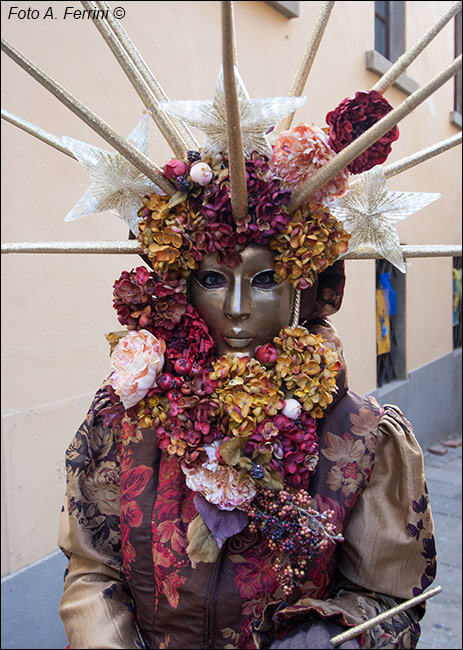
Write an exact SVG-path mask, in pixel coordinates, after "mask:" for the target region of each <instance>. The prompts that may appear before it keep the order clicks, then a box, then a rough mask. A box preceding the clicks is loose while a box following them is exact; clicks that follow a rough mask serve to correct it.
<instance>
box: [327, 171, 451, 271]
mask: <svg viewBox="0 0 463 650" xmlns="http://www.w3.org/2000/svg"><path fill="white" fill-rule="evenodd" d="M440 196H441V195H440V194H434V193H428V192H390V191H389V190H388V189H387V187H386V179H385V176H384V172H383V167H382V166H378V167H376V168H375V169H372V170H370V171H368V172H365V173H363V174H361V175H360V176H359V177H358V180H356V181H355V182H354V183H353V185H352V188H351V189H350V190H348V191H347V193H346V194H344V196H341V197H338V198H337V199H334V200H333V201H332V202H330V203H329V209H330V212H331V213H332V214H333V215H334V216H335V217H336V218H338V219H339V220H340V221H342V222H343V224H344V228H345V230H346V231H347V232H348V233H350V235H351V238H350V241H349V249H348V251H347V253H346V254H348V253H351V252H353V251H355V250H357V249H359V248H364V247H368V248H372V249H373V250H374V251H376V252H377V253H379V254H380V255H381V257H384V258H385V259H386V260H388V261H389V262H390V263H391V264H393V265H394V266H395V267H396V268H398V269H399V271H402V273H405V271H406V267H405V262H404V259H403V255H402V250H401V247H400V240H399V235H398V233H397V228H396V224H397V223H398V222H399V221H403V220H404V219H406V218H407V217H409V216H410V215H412V214H414V213H415V212H418V210H421V209H422V208H424V207H426V206H427V205H429V204H430V203H432V202H433V201H436V200H437V199H439V198H440Z"/></svg>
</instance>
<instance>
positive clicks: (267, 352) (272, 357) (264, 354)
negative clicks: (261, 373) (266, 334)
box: [256, 343, 278, 365]
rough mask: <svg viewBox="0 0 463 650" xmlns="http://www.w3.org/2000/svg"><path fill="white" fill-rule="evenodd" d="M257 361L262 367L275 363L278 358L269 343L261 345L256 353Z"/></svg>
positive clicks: (275, 350)
mask: <svg viewBox="0 0 463 650" xmlns="http://www.w3.org/2000/svg"><path fill="white" fill-rule="evenodd" d="M256 357H257V360H258V361H260V362H261V363H263V364H264V365H267V364H272V363H275V361H276V360H277V357H278V352H277V349H276V347H275V346H274V345H272V344H271V343H266V344H265V345H261V346H260V347H259V348H258V349H257V351H256Z"/></svg>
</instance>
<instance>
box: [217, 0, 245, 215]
mask: <svg viewBox="0 0 463 650" xmlns="http://www.w3.org/2000/svg"><path fill="white" fill-rule="evenodd" d="M234 43H235V30H234V23H233V5H232V3H231V2H229V1H227V2H222V58H223V79H224V91H225V107H226V121H227V143H228V169H229V174H230V200H231V204H232V213H233V217H234V219H235V220H237V221H239V220H241V219H244V217H246V215H247V212H248V196H247V185H246V165H245V161H244V151H243V138H242V133H241V119H240V108H239V103H238V93H237V89H236V81H235V45H234Z"/></svg>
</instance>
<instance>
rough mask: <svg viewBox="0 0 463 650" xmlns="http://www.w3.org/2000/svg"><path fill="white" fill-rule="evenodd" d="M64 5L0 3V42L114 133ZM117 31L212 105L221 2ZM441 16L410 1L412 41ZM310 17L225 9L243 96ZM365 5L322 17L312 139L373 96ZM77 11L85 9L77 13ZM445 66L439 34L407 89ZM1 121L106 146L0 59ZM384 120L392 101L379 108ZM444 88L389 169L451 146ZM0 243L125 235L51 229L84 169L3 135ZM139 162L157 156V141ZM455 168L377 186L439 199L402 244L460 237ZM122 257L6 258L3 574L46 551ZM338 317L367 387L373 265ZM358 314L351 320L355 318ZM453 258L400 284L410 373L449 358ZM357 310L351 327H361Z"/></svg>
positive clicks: (260, 93)
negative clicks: (362, 97) (352, 103)
mask: <svg viewBox="0 0 463 650" xmlns="http://www.w3.org/2000/svg"><path fill="white" fill-rule="evenodd" d="M67 4H68V3H62V2H35V3H28V2H27V3H26V2H2V6H1V11H2V25H3V30H2V31H3V36H4V37H5V38H6V39H7V40H9V41H10V42H11V43H12V44H14V45H15V47H17V48H18V49H19V50H21V51H22V52H23V53H24V54H25V55H26V56H28V57H29V58H31V59H32V60H33V61H34V62H35V63H36V64H37V65H39V66H40V67H42V68H43V69H44V70H46V71H47V72H48V73H49V74H50V75H51V76H52V77H53V78H54V79H56V80H57V81H59V82H60V83H62V85H63V86H64V87H65V88H66V89H68V90H69V91H71V92H72V93H73V94H75V95H76V96H77V97H79V99H81V101H83V102H84V104H86V105H87V106H88V107H89V108H91V109H92V110H93V111H95V112H96V113H97V114H98V115H100V116H101V117H102V118H104V119H105V120H107V121H108V122H109V123H110V124H111V125H112V126H113V127H114V128H115V129H116V130H117V131H119V132H120V133H121V134H123V135H128V133H129V132H130V131H131V130H132V129H133V127H134V126H135V124H136V123H137V122H138V120H139V119H140V117H141V110H142V106H141V103H140V101H139V100H138V97H137V95H136V94H135V92H134V91H133V90H132V87H131V86H130V85H129V83H128V81H127V79H126V77H125V76H124V74H123V73H122V72H121V70H120V68H119V67H118V65H117V63H116V62H115V61H114V59H113V57H112V54H111V53H110V51H109V49H108V48H107V46H106V45H105V44H104V43H103V41H102V39H101V37H100V36H99V34H98V32H97V30H96V29H95V27H94V26H93V25H92V24H91V23H90V22H89V21H87V20H77V19H72V18H67V19H66V20H64V19H63V18H62V15H63V8H64V7H65V6H67ZM112 4H113V6H116V4H117V5H118V6H121V7H123V8H125V10H126V16H125V18H124V20H123V25H124V27H125V28H126V30H127V31H128V33H129V34H130V35H131V36H132V37H133V39H134V41H135V42H136V44H137V46H138V47H139V49H140V51H141V53H142V54H143V56H144V57H145V59H146V60H147V62H148V63H149V65H150V66H151V68H152V69H153V71H154V72H155V74H156V76H157V78H158V80H159V82H160V83H161V85H162V86H163V87H164V89H165V91H166V92H167V94H168V96H169V97H170V98H171V99H205V98H210V97H212V96H213V93H214V89H215V83H216V79H217V73H218V68H219V61H220V29H219V26H220V3H219V2H164V1H163V2H118V3H115V2H113V3H112ZM450 4H451V3H450V2H433V3H430V2H409V3H407V6H408V11H409V15H408V16H407V44H408V45H411V44H412V43H413V42H414V41H415V40H416V39H417V38H418V37H419V36H420V35H421V34H422V33H423V32H424V31H425V29H426V28H427V27H429V26H430V25H431V24H432V22H433V21H434V20H435V19H436V18H437V17H438V16H439V15H440V13H441V12H442V11H443V10H444V9H445V8H447V7H448V6H449V5H450ZM320 5H321V3H319V2H301V3H300V6H301V15H300V18H298V19H294V20H288V19H287V18H285V17H283V16H282V15H281V14H279V13H277V12H276V11H275V10H274V9H272V8H270V7H269V6H268V5H267V4H266V3H264V2H236V3H235V6H236V11H235V13H236V23H237V32H238V34H237V47H238V57H239V58H238V60H239V67H240V71H241V73H242V76H243V78H244V81H245V83H246V85H247V88H248V90H249V92H250V94H251V96H253V97H268V96H275V95H284V94H286V93H287V90H288V87H289V84H290V81H291V79H292V76H293V74H294V71H295V69H296V68H297V65H298V63H299V60H300V58H301V56H302V53H303V51H304V49H305V44H306V41H307V38H308V36H309V34H310V32H311V28H312V25H313V23H314V20H315V18H316V15H317V13H318V10H319V7H320ZM373 5H374V3H373V2H339V3H336V6H335V9H334V11H333V14H332V18H331V20H330V23H329V26H328V29H327V33H326V36H325V38H324V40H323V42H322V44H321V47H320V52H319V55H318V57H317V59H316V61H315V64H314V66H313V69H312V72H311V75H310V78H309V83H308V87H307V92H306V94H307V96H308V101H307V104H306V106H305V107H304V108H303V109H301V110H300V111H299V113H298V115H297V119H298V120H301V121H308V122H310V121H313V122H315V123H316V124H318V125H320V126H324V116H325V115H326V113H327V112H328V111H329V110H330V109H332V108H334V107H335V106H336V105H337V104H338V103H339V101H341V100H342V99H343V98H344V97H346V96H349V95H352V94H353V93H354V92H355V91H356V90H361V89H365V88H368V87H371V86H372V85H373V83H374V82H375V80H376V77H375V75H373V74H372V73H370V72H367V71H366V70H365V64H364V55H365V51H366V50H370V49H373V47H374V41H373ZM11 6H17V7H20V8H25V9H27V7H28V6H31V7H32V8H34V9H38V10H39V11H41V15H42V16H43V15H44V13H45V11H46V9H47V8H48V7H50V6H51V7H52V8H53V10H54V14H55V18H56V19H55V20H44V19H43V18H40V19H38V20H27V19H25V20H18V19H16V18H10V19H8V12H9V8H10V7H11ZM75 7H76V9H79V8H80V7H81V5H80V3H75ZM452 58H453V25H448V26H447V27H446V28H445V29H444V30H443V32H442V33H441V34H440V35H439V36H438V37H437V38H436V39H435V40H434V41H433V43H432V44H431V45H430V46H429V48H428V49H427V50H426V51H425V52H423V53H422V55H421V56H420V57H419V59H418V60H417V61H416V62H414V63H413V64H412V66H411V67H410V69H409V75H410V76H411V77H412V78H414V79H415V80H416V81H417V82H419V83H420V84H423V83H425V82H427V81H428V80H429V79H430V78H431V77H432V76H434V75H435V74H437V73H438V72H439V71H440V70H441V68H442V67H443V66H444V65H446V64H447V63H449V62H450V61H451V59H452ZM2 72H3V76H2V80H3V84H2V86H3V89H2V92H3V97H2V107H3V108H5V109H6V110H8V111H10V112H12V113H15V114H17V115H19V116H20V117H22V118H23V119H26V120H29V121H30V122H33V123H35V124H37V125H38V126H40V127H42V128H43V129H45V130H47V131H49V132H51V133H53V134H55V135H57V136H61V135H68V136H71V137H74V138H78V139H81V140H84V141H86V142H89V143H92V144H95V145H97V146H102V147H103V148H108V147H107V145H105V143H103V142H102V141H101V139H100V138H99V137H98V136H97V135H95V134H94V133H92V132H91V131H90V130H89V128H88V127H86V126H85V125H84V124H83V123H82V122H80V120H79V119H78V118H77V117H76V116H74V115H72V114H71V113H70V112H69V111H68V110H67V109H65V108H64V107H63V106H62V105H61V104H60V103H59V102H58V101H57V100H56V99H55V98H53V97H51V96H50V95H49V93H48V92H47V91H45V90H44V89H42V88H41V87H40V86H39V84H38V83H37V82H35V81H33V80H32V79H30V78H29V77H28V75H27V74H26V73H25V72H23V71H22V70H20V69H19V68H18V67H17V66H16V65H15V64H14V63H13V62H12V61H11V60H10V59H8V58H7V57H6V56H4V55H2ZM387 98H388V99H389V101H390V102H391V103H392V104H393V105H394V106H396V105H397V104H398V103H399V102H400V101H402V100H403V99H404V95H403V94H402V93H401V92H400V91H397V90H394V89H393V90H391V91H389V92H388V94H387ZM452 105H453V84H452V83H451V82H449V83H447V84H446V85H445V86H444V87H443V88H442V89H441V90H439V91H438V92H437V93H436V94H435V95H433V97H432V98H430V99H429V100H427V101H426V102H425V103H424V104H423V105H422V106H421V107H420V108H418V109H417V111H416V112H415V114H414V115H413V116H410V117H408V118H406V119H405V120H404V121H403V122H402V124H401V125H400V129H401V138H400V139H399V141H398V142H396V143H395V144H394V146H393V153H392V155H391V156H390V159H389V161H390V162H392V161H394V160H398V159H399V158H401V157H403V156H405V155H407V154H409V153H412V152H414V151H416V150H417V149H420V148H422V147H425V146H428V145H430V144H433V143H435V142H438V141H439V140H441V139H443V138H445V137H448V136H449V135H452V134H453V133H455V132H456V128H455V127H453V126H451V125H450V122H449V113H450V111H451V110H452ZM2 135H3V138H2V153H3V199H2V201H3V202H2V217H3V218H2V241H4V242H11V241H51V240H100V239H108V240H109V239H125V238H126V236H127V228H126V227H125V225H124V224H123V223H122V222H121V221H120V220H118V219H117V218H116V217H114V216H113V215H111V214H109V213H105V214H102V215H95V216H91V217H88V218H86V219H82V220H79V221H75V222H72V223H65V222H64V220H63V218H64V215H65V214H66V213H67V212H68V211H69V210H70V209H71V208H72V206H73V205H74V203H75V202H76V201H77V200H78V198H79V197H80V196H81V194H82V193H83V192H84V191H85V190H86V189H87V187H88V185H89V180H88V177H87V175H86V173H85V172H84V171H83V170H82V169H81V168H80V166H79V165H78V164H77V163H76V162H75V161H73V160H71V159H70V158H68V157H66V156H64V155H62V154H60V153H58V152H56V151H54V150H53V149H51V148H49V147H47V146H46V145H44V144H43V143H41V142H39V141H37V140H35V139H34V138H32V137H30V136H29V135H27V134H25V133H23V132H22V131H20V130H18V129H16V128H15V127H14V126H12V125H10V124H5V123H2ZM151 136H152V137H151V145H150V155H151V157H152V159H153V160H155V162H157V163H158V164H160V165H162V164H163V163H164V162H165V161H166V160H167V159H168V158H169V157H170V155H169V150H168V147H167V146H166V144H165V143H164V142H163V141H162V139H161V137H160V136H159V135H158V133H157V130H156V127H155V126H154V125H153V127H152V130H151ZM460 178H461V159H460V152H459V151H458V150H452V151H450V152H447V153H445V154H444V155H442V156H441V157H439V158H438V159H434V160H433V161H431V162H428V163H425V164H424V165H422V166H421V167H420V168H419V169H418V170H411V171H408V172H406V173H404V174H402V175H401V176H398V177H396V178H394V179H392V180H391V181H390V188H391V189H400V190H409V191H410V190H413V191H432V192H441V193H442V198H441V199H440V201H439V202H437V203H434V204H432V205H431V206H429V207H428V208H426V209H425V210H423V211H421V212H419V213H418V214H416V215H414V216H412V217H410V218H409V219H408V221H406V222H404V223H402V224H400V226H399V234H400V237H401V241H402V243H418V244H422V243H458V242H459V241H460V240H461V230H460V229H461V221H460V215H461V212H460V205H461V181H460ZM138 264H139V258H138V257H136V256H125V257H123V256H96V255H94V256H90V255H87V256H77V255H75V256H69V255H67V256H60V255H22V256H20V255H8V256H5V255H4V256H2V271H3V273H2V289H3V291H2V303H3V304H2V306H3V310H2V328H3V330H2V334H3V339H2V342H3V345H2V353H3V364H2V367H3V370H2V373H3V375H2V390H3V400H2V414H3V416H2V426H3V433H2V463H3V467H2V468H3V470H4V471H3V472H2V488H3V497H2V498H3V501H2V505H3V508H2V528H3V532H4V534H3V535H2V574H8V573H11V572H13V571H16V570H18V569H20V568H22V567H23V566H26V565H27V564H29V563H31V562H33V561H35V560H37V559H39V558H41V557H43V556H44V555H46V554H48V553H51V552H53V551H54V550H55V548H56V535H57V519H58V512H59V508H60V503H61V498H62V491H63V483H64V473H63V460H62V459H63V454H64V450H65V448H66V446H67V445H68V443H69V441H70V440H71V438H72V436H73V433H74V431H75V429H76V428H77V426H78V425H79V424H80V422H81V421H82V419H83V417H84V416H85V412H86V409H87V406H88V404H89V401H90V399H91V395H92V394H93V392H94V390H95V389H96V388H97V387H98V385H99V383H100V381H101V379H102V378H103V377H104V376H105V375H106V374H107V373H108V370H109V356H108V348H107V343H106V341H105V339H104V333H105V332H108V331H111V330H114V329H118V328H119V325H118V323H117V320H116V317H115V312H113V310H112V306H111V287H112V284H113V282H114V280H115V279H116V278H117V277H118V276H119V274H120V272H121V271H122V270H123V269H130V268H132V267H134V266H136V265H138ZM347 275H348V288H347V292H346V297H345V303H344V308H343V310H342V312H341V313H340V314H339V315H338V316H337V317H336V319H335V322H336V325H337V326H338V328H339V329H340V332H341V334H342V336H343V339H344V341H345V346H346V354H347V360H348V363H349V369H350V380H351V385H352V387H353V388H355V389H356V390H359V391H362V392H367V391H370V390H372V389H374V388H375V385H376V383H375V382H376V370H375V295H374V289H375V286H374V283H375V280H374V262H373V261H359V262H348V263H347ZM360 301H361V304H362V307H361V312H359V304H360ZM451 302H452V295H451V260H450V259H439V260H414V261H413V262H412V263H411V264H410V266H409V268H408V271H407V364H408V370H413V369H414V368H417V367H419V366H422V365H425V364H427V363H429V362H430V361H432V360H434V359H437V358H439V357H441V356H443V355H446V354H448V353H449V352H450V351H451V349H452V340H451V334H452V332H451ZM359 313H360V317H359Z"/></svg>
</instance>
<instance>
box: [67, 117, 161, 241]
mask: <svg viewBox="0 0 463 650" xmlns="http://www.w3.org/2000/svg"><path fill="white" fill-rule="evenodd" d="M148 123H149V115H147V114H145V115H144V116H143V117H142V119H141V120H140V122H139V123H138V124H137V126H136V127H135V128H134V130H133V131H132V133H131V134H130V135H129V137H128V138H127V142H129V143H130V144H132V145H133V146H134V147H136V149H138V151H140V152H141V153H143V154H145V155H147V154H148ZM61 140H62V142H63V143H64V144H65V145H66V147H68V149H70V151H72V153H73V154H74V156H75V157H76V158H77V160H78V161H79V162H80V164H81V165H82V166H83V167H85V169H86V170H87V171H88V173H89V174H90V177H91V179H92V181H93V183H92V184H91V185H90V187H89V188H88V190H87V191H86V192H85V194H83V195H82V197H81V198H80V199H79V201H78V202H77V203H76V205H75V206H74V207H73V208H72V210H71V211H70V212H68V214H67V215H66V216H65V218H64V220H65V221H73V220H74V219H80V218H81V217H86V216H88V215H90V214H97V213H98V212H104V211H105V210H111V211H112V212H113V213H114V214H116V215H117V216H118V217H120V218H121V219H122V220H123V221H125V223H126V224H127V225H128V226H129V228H130V230H131V231H132V232H133V233H134V234H135V235H138V221H139V219H138V216H137V211H138V210H139V209H140V207H141V205H142V197H143V196H144V195H145V194H151V193H152V192H155V191H158V192H159V191H160V190H159V188H157V187H156V185H154V183H152V182H151V181H150V180H149V178H147V177H146V176H145V175H144V174H143V173H142V172H140V171H139V170H138V169H137V168H136V167H134V166H133V165H132V164H131V163H130V162H129V161H128V160H126V159H125V158H124V157H123V156H121V154H119V153H110V152H108V151H105V150H104V149H99V148H98V147H94V146H92V145H90V144H86V143H85V142H81V141H80V140H74V139H73V138H68V137H66V136H65V137H63V138H61Z"/></svg>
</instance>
